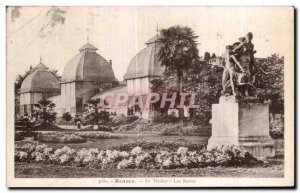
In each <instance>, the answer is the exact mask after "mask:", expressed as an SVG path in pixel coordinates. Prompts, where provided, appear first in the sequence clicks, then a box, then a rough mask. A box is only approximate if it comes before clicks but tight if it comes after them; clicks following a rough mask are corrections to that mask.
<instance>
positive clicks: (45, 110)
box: [34, 99, 57, 123]
mask: <svg viewBox="0 0 300 193" xmlns="http://www.w3.org/2000/svg"><path fill="white" fill-rule="evenodd" d="M34 106H35V107H36V108H37V111H36V115H37V117H38V118H40V119H42V120H43V123H51V122H54V121H55V119H56V114H57V113H56V112H55V111H54V108H55V104H54V103H53V102H52V101H51V100H48V99H42V100H40V101H38V103H37V104H34Z"/></svg>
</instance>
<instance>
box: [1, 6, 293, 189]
mask: <svg viewBox="0 0 300 193" xmlns="http://www.w3.org/2000/svg"><path fill="white" fill-rule="evenodd" d="M6 9H7V10H6V14H7V15H6V25H7V29H6V30H7V31H6V56H7V57H6V65H7V67H6V68H7V129H6V132H7V186H9V187H292V186H294V168H295V167H294V164H295V163H294V65H295V64H294V7H171V6H170V7H159V6H157V7H126V6H119V7H117V6H115V7H102V6H86V7H83V6H81V7H72V6H61V7H56V6H52V7H50V6H49V7H47V6H7V8H6Z"/></svg>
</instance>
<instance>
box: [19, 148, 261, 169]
mask: <svg viewBox="0 0 300 193" xmlns="http://www.w3.org/2000/svg"><path fill="white" fill-rule="evenodd" d="M15 161H16V162H42V163H47V164H59V165H73V166H81V167H84V166H87V167H91V168H102V169H103V168H111V169H181V168H201V167H207V166H224V167H227V166H252V165H256V164H259V163H262V162H261V161H259V160H257V159H256V158H254V157H253V156H252V155H251V154H250V153H249V152H246V151H244V150H243V149H240V148H237V147H234V146H233V147H224V148H221V149H213V150H211V151H207V150H206V149H202V150H200V151H190V150H189V149H188V148H187V147H179V148H178V149H177V150H176V151H165V150H159V149H156V150H152V151H147V150H143V149H142V148H141V147H139V146H137V147H134V148H132V149H131V150H130V151H118V150H111V149H109V150H102V151H99V150H98V149H97V148H91V149H85V148H83V149H80V150H78V151H76V150H74V149H71V148H70V147H67V146H64V147H63V148H61V149H52V148H48V147H47V146H46V145H35V144H25V145H24V146H22V147H17V148H16V149H15Z"/></svg>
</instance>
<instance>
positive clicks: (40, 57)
mask: <svg viewBox="0 0 300 193" xmlns="http://www.w3.org/2000/svg"><path fill="white" fill-rule="evenodd" d="M41 63H42V56H40V64H41Z"/></svg>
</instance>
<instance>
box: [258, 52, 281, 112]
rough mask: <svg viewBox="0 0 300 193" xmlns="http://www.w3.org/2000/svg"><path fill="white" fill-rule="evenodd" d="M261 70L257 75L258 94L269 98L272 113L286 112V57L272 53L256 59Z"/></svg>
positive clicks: (264, 99)
mask: <svg viewBox="0 0 300 193" xmlns="http://www.w3.org/2000/svg"><path fill="white" fill-rule="evenodd" d="M256 63H257V65H258V66H259V67H260V68H262V69H263V71H265V72H266V73H265V74H263V73H261V71H260V72H259V73H258V74H257V75H256V81H255V85H254V86H255V87H257V88H258V89H257V96H258V97H259V98H260V99H261V100H262V101H266V100H269V101H270V102H271V103H270V113H281V114H282V113H284V57H280V56H279V55H278V54H272V55H271V56H270V57H267V58H259V59H256Z"/></svg>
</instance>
